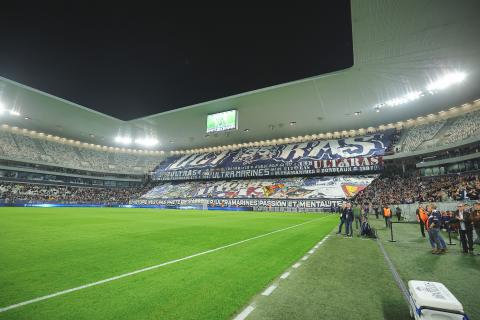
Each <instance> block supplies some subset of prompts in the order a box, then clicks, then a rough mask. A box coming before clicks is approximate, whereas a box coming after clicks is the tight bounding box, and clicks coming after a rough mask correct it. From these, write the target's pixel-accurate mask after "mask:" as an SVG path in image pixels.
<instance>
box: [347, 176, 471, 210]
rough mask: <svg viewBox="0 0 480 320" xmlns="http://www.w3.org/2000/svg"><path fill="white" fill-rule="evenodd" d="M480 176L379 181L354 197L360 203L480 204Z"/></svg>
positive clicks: (401, 178)
mask: <svg viewBox="0 0 480 320" xmlns="http://www.w3.org/2000/svg"><path fill="white" fill-rule="evenodd" d="M479 196H480V175H479V174H478V173H474V174H472V173H469V174H464V175H457V174H455V175H444V176H434V177H401V176H390V177H380V178H378V179H376V180H374V181H373V182H372V183H371V184H370V185H369V186H368V187H367V188H365V189H364V190H362V191H360V192H359V193H358V194H357V196H356V197H355V201H356V202H358V203H371V204H373V205H374V206H381V205H383V204H388V205H390V204H404V203H414V202H417V201H418V202H436V201H460V200H467V199H469V200H480V197H479Z"/></svg>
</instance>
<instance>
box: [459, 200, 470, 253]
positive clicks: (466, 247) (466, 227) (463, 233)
mask: <svg viewBox="0 0 480 320" xmlns="http://www.w3.org/2000/svg"><path fill="white" fill-rule="evenodd" d="M457 208H458V210H457V211H455V219H456V220H457V221H458V222H459V223H460V228H459V229H458V231H459V232H460V242H461V243H462V249H463V253H469V252H470V254H473V220H472V213H471V212H470V211H468V210H465V206H464V205H463V203H459V204H458V206H457Z"/></svg>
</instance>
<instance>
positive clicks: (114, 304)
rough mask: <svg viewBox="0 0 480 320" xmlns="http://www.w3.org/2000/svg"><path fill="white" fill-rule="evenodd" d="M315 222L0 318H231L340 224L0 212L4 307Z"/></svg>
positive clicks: (137, 213)
mask: <svg viewBox="0 0 480 320" xmlns="http://www.w3.org/2000/svg"><path fill="white" fill-rule="evenodd" d="M314 219H315V221H311V222H310V223H307V224H303V225H301V226H298V227H296V228H291V229H288V230H285V231H282V232H278V233H274V234H271V235H268V236H265V237H261V238H258V239H254V240H252V241H248V242H244V243H241V244H239V245H236V246H232V247H228V248H225V249H223V250H219V251H216V252H212V253H209V254H205V255H202V256H198V257H195V258H192V259H189V260H184V261H180V262H178V263H173V264H170V265H167V266H164V267H161V268H158V269H155V270H150V271H146V272H143V273H140V274H136V275H133V276H130V277H126V278H122V279H119V280H115V281H112V282H108V283H104V284H101V285H98V286H94V287H90V288H86V289H83V290H79V291H76V292H72V293H68V294H65V295H61V296H57V297H53V298H51V299H48V300H44V301H40V302H36V303H32V304H29V305H25V306H22V307H19V308H16V309H12V310H8V311H5V312H1V313H0V319H228V318H230V317H232V315H234V314H235V313H236V312H238V311H239V310H240V309H241V308H242V307H243V306H244V305H245V304H246V303H248V302H249V300H250V299H251V298H252V297H253V296H254V295H255V294H258V293H259V292H260V291H261V290H262V289H263V288H264V287H265V286H266V285H267V284H268V283H269V282H271V281H272V280H273V279H275V278H276V277H278V276H279V275H280V274H281V273H282V272H283V271H284V270H285V269H287V268H288V267H289V266H291V265H292V264H293V263H295V262H296V261H297V260H298V259H299V258H301V257H302V255H303V254H305V252H306V251H308V250H309V249H310V248H311V247H312V246H313V245H315V243H317V242H318V241H319V240H320V239H322V238H323V237H324V236H325V235H326V234H327V233H329V232H330V231H331V230H332V228H333V227H334V226H335V225H336V224H337V222H338V217H337V216H336V215H335V216H329V215H321V214H286V213H252V212H248V213H246V212H215V211H214V212H212V211H210V212H207V211H193V210H189V211H179V210H172V211H169V210H154V209H113V208H100V209H97V208H95V209H94V208H68V209H66V208H48V209H46V208H0V288H1V290H0V308H2V307H6V306H9V305H13V304H16V303H19V302H23V301H26V300H30V299H34V298H37V297H41V296H45V295H48V294H52V293H55V292H58V291H62V290H66V289H70V288H74V287H78V286H82V285H85V284H88V283H92V282H95V281H99V280H103V279H106V278H109V277H113V276H117V275H121V274H124V273H127V272H131V271H135V270H138V269H142V268H145V267H148V266H152V265H157V264H160V263H163V262H167V261H170V260H174V259H178V258H182V257H186V256H190V255H193V254H196V253H199V252H203V251H206V250H210V249H214V248H217V247H221V246H224V245H228V244H231V243H235V242H238V241H241V240H244V239H249V238H252V237H255V236H258V235H261V234H265V233H269V232H272V231H275V230H279V229H283V228H286V227H289V226H293V225H297V224H300V223H303V222H306V221H310V220H314Z"/></svg>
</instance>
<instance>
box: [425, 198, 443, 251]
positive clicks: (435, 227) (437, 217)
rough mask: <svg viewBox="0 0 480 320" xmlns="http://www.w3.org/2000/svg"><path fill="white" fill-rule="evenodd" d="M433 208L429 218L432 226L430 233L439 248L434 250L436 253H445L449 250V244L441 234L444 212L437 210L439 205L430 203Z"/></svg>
mask: <svg viewBox="0 0 480 320" xmlns="http://www.w3.org/2000/svg"><path fill="white" fill-rule="evenodd" d="M430 208H431V212H432V213H431V214H430V217H428V219H429V223H428V226H429V228H430V234H431V236H432V238H433V241H434V242H435V244H436V246H437V250H436V251H435V250H434V251H432V253H434V254H443V253H445V252H447V244H446V243H445V241H444V240H443V237H442V235H441V234H440V225H441V223H442V214H441V213H440V211H438V210H437V206H436V205H435V204H431V205H430Z"/></svg>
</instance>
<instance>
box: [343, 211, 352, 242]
mask: <svg viewBox="0 0 480 320" xmlns="http://www.w3.org/2000/svg"><path fill="white" fill-rule="evenodd" d="M352 227H353V211H352V205H351V204H350V203H347V205H346V208H345V235H346V236H347V237H350V238H351V237H352V236H353V229H352Z"/></svg>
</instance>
